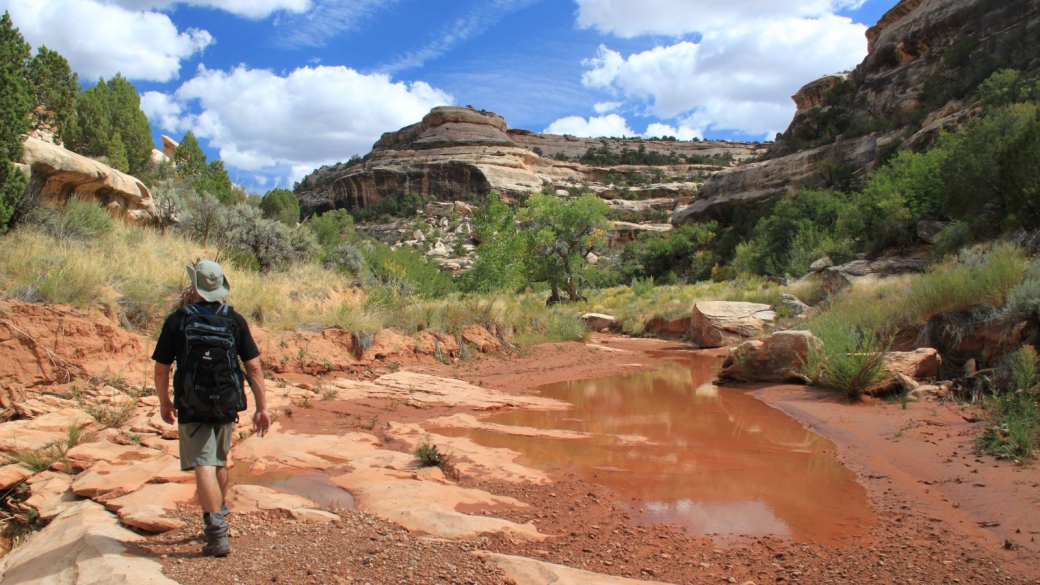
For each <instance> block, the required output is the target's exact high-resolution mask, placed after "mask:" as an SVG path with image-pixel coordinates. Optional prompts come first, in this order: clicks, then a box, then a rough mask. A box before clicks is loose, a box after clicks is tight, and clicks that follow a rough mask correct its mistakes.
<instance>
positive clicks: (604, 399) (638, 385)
mask: <svg viewBox="0 0 1040 585" xmlns="http://www.w3.org/2000/svg"><path fill="white" fill-rule="evenodd" d="M717 364H718V360H717V358H708V357H688V356H686V357H683V358H680V359H675V360H674V361H673V362H671V363H668V364H666V365H664V366H662V367H660V368H658V369H656V370H653V371H640V372H634V373H629V374H625V375H619V376H612V377H608V378H599V379H593V380H581V381H571V382H564V383H558V384H550V385H547V386H542V387H539V388H538V389H537V390H538V391H539V393H540V394H541V395H542V396H546V397H550V398H555V399H558V400H563V401H566V402H569V403H571V404H572V405H574V408H573V409H571V410H566V411H550V412H545V411H531V410H516V411H510V412H504V413H499V414H495V415H492V416H490V417H488V418H487V419H486V421H487V422H492V423H499V424H505V425H515V426H523V427H533V428H538V429H563V430H571V431H578V432H583V433H590V434H591V436H590V437H589V438H587V439H554V438H545V437H524V436H514V435H504V434H499V433H494V432H489V431H483V430H469V429H440V430H438V431H437V432H438V433H441V434H446V435H453V436H466V437H469V438H471V439H472V440H474V441H476V442H477V443H479V444H481V445H485V446H488V447H505V448H509V449H512V450H514V451H518V452H520V453H522V454H523V457H522V459H521V460H520V463H523V464H526V465H529V466H534V467H538V468H543V469H553V468H557V469H561V468H562V469H564V470H572V471H576V472H578V473H580V474H581V475H582V476H584V477H585V478H586V479H588V480H589V481H592V482H594V483H599V484H602V485H605V486H607V487H609V488H611V489H613V490H614V491H615V492H616V493H617V494H618V495H619V496H620V497H621V498H622V499H623V500H624V501H625V502H626V503H627V505H628V506H629V508H630V510H631V513H632V518H633V521H635V522H637V523H667V524H676V525H680V526H682V527H684V528H685V529H686V530H687V532H689V533H691V534H697V535H712V536H714V537H716V538H718V539H720V540H723V541H729V540H732V539H735V538H737V537H740V536H751V537H756V536H776V537H783V538H791V539H794V540H796V541H798V542H817V543H822V544H831V545H834V544H838V543H839V542H841V541H842V540H843V539H844V538H845V537H848V536H853V535H859V534H862V533H864V532H865V530H866V528H867V527H868V526H870V525H871V524H872V523H873V522H874V521H875V516H874V513H873V511H872V510H871V507H870V504H869V502H868V499H867V494H866V490H865V489H864V488H863V487H862V486H861V485H860V484H858V483H857V482H856V477H855V474H854V473H853V472H852V471H850V470H849V469H848V468H846V467H845V466H843V465H842V464H841V463H840V462H839V461H838V460H837V458H836V457H835V446H834V444H833V443H832V442H830V441H829V440H827V439H825V438H823V437H821V436H819V435H817V434H815V433H813V432H811V431H809V430H807V429H805V428H804V427H802V425H801V424H800V423H799V422H797V421H796V420H794V419H793V418H791V417H789V416H788V415H786V414H784V413H782V412H780V411H779V410H776V409H773V408H771V407H769V406H767V405H766V404H765V403H763V402H761V401H759V400H757V399H755V398H753V397H752V396H750V395H749V394H748V393H747V392H746V391H743V390H740V389H733V388H719V387H717V386H715V385H714V384H712V380H713V378H714V374H715V370H716V367H717ZM638 437H645V439H646V441H645V442H640V441H639V440H638Z"/></svg>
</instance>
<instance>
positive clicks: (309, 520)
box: [289, 508, 343, 526]
mask: <svg viewBox="0 0 1040 585" xmlns="http://www.w3.org/2000/svg"><path fill="white" fill-rule="evenodd" d="M289 514H290V515H291V516H292V517H293V520H296V521H297V522H303V523H305V524H319V523H332V524H335V525H336V526H339V525H340V524H342V523H343V519H342V518H340V517H339V516H337V515H336V514H333V513H332V512H326V511H325V510H314V509H311V508H293V509H292V510H289Z"/></svg>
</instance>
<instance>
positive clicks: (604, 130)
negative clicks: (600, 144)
mask: <svg viewBox="0 0 1040 585" xmlns="http://www.w3.org/2000/svg"><path fill="white" fill-rule="evenodd" d="M544 132H545V133H546V134H570V135H571V136H581V137H585V138H593V137H600V136H615V137H618V138H620V137H622V136H638V135H639V133H638V132H636V131H635V130H632V129H631V128H629V127H628V122H626V121H625V119H624V118H622V117H621V116H619V115H617V114H607V115H606V116H598V117H597V116H593V117H590V118H588V119H585V118H582V117H581V116H568V117H566V118H560V119H559V120H556V121H555V122H553V123H552V124H549V127H548V128H546V129H545V130H544Z"/></svg>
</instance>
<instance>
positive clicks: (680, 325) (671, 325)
mask: <svg viewBox="0 0 1040 585" xmlns="http://www.w3.org/2000/svg"><path fill="white" fill-rule="evenodd" d="M691 321H692V319H691V318H690V317H688V316H687V317H679V318H677V319H667V318H665V317H653V318H652V319H650V320H649V321H647V322H646V323H644V324H643V331H645V332H647V333H650V334H653V335H654V337H662V338H667V339H682V338H683V337H687V336H688V335H689V334H690V322H691Z"/></svg>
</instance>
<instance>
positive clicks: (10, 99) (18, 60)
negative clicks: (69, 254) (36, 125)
mask: <svg viewBox="0 0 1040 585" xmlns="http://www.w3.org/2000/svg"><path fill="white" fill-rule="evenodd" d="M29 55H30V48H29V44H28V43H26V42H25V39H24V38H23V37H22V34H21V33H20V32H19V31H18V29H17V28H15V26H14V23H12V22H11V17H10V15H9V14H8V13H7V12H4V15H3V16H2V17H0V231H6V229H7V225H8V222H9V221H10V219H11V216H12V214H13V213H14V210H15V207H16V206H17V205H18V201H19V200H20V199H21V197H22V194H23V193H24V192H25V177H24V176H22V174H21V173H20V172H19V171H18V170H17V169H16V168H15V167H14V165H12V164H11V163H13V162H16V161H18V160H20V159H21V158H22V143H23V141H24V140H25V134H26V133H27V132H28V131H29V127H30V125H29V124H30V116H29V113H30V112H31V111H32V100H31V99H30V97H29V87H28V83H27V82H26V69H27V68H28V63H29Z"/></svg>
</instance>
